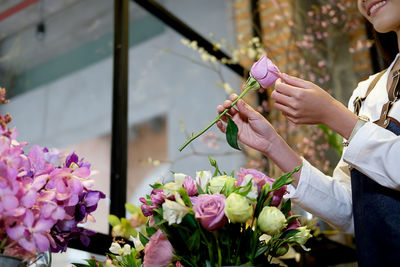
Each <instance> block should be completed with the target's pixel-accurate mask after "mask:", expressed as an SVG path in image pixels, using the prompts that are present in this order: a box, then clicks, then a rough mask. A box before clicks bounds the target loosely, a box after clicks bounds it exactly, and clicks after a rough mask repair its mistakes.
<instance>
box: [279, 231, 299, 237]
mask: <svg viewBox="0 0 400 267" xmlns="http://www.w3.org/2000/svg"><path fill="white" fill-rule="evenodd" d="M298 232H300V230H297V229H291V230H289V231H286V232H283V233H282V234H280V236H279V238H282V239H284V238H289V237H291V236H294V235H295V234H297V233H298Z"/></svg>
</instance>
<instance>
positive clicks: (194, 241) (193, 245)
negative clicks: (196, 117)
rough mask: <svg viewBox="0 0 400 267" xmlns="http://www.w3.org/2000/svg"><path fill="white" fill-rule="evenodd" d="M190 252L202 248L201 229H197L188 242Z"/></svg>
mask: <svg viewBox="0 0 400 267" xmlns="http://www.w3.org/2000/svg"><path fill="white" fill-rule="evenodd" d="M187 244H188V247H189V250H194V251H196V250H198V249H199V248H200V229H197V230H196V231H195V232H194V233H193V235H192V236H191V237H190V238H189V240H188V241H187Z"/></svg>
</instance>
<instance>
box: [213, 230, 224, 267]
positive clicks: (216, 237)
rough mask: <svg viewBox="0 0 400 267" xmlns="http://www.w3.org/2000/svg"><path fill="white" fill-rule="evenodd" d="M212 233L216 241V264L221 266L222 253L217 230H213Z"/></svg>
mask: <svg viewBox="0 0 400 267" xmlns="http://www.w3.org/2000/svg"><path fill="white" fill-rule="evenodd" d="M213 235H214V237H215V242H216V243H217V250H218V266H219V267H221V266H222V255H221V254H222V253H221V248H220V246H219V241H218V234H217V232H213Z"/></svg>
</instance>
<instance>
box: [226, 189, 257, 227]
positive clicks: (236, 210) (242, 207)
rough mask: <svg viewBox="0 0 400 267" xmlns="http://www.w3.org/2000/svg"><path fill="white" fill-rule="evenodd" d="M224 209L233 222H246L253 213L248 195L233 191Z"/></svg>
mask: <svg viewBox="0 0 400 267" xmlns="http://www.w3.org/2000/svg"><path fill="white" fill-rule="evenodd" d="M224 211H225V215H226V217H228V219H229V220H230V221H231V222H232V223H244V222H246V221H247V220H248V219H249V218H250V217H251V216H252V215H253V206H252V205H251V204H250V203H249V202H248V201H247V199H246V197H244V196H241V195H239V194H236V193H232V194H230V195H229V197H228V198H227V199H226V202H225V210H224Z"/></svg>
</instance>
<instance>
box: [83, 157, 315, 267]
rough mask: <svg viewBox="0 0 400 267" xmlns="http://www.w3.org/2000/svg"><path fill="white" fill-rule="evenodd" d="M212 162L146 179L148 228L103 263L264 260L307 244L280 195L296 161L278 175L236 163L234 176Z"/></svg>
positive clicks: (119, 244)
mask: <svg viewBox="0 0 400 267" xmlns="http://www.w3.org/2000/svg"><path fill="white" fill-rule="evenodd" d="M210 162H211V164H212V165H213V166H214V167H215V172H214V173H211V172H210V171H200V172H197V173H196V177H195V178H192V177H190V176H188V175H185V174H182V173H174V175H173V176H174V179H173V180H172V181H171V182H168V183H161V182H156V183H155V184H153V185H151V187H152V188H153V189H152V191H151V193H150V195H147V196H146V197H142V198H140V201H141V202H142V205H141V210H142V214H143V215H144V216H145V217H147V218H148V222H147V223H146V227H145V228H142V231H140V232H138V234H137V235H136V236H133V235H132V236H131V237H130V239H129V240H130V241H131V242H132V243H133V245H132V243H129V242H126V240H125V241H121V240H120V241H115V242H114V243H113V244H112V246H111V248H110V251H111V252H112V253H113V254H110V255H109V257H108V259H107V260H106V261H105V262H104V266H144V267H147V266H160V267H161V266H186V267H188V266H239V265H243V266H267V265H269V264H271V261H272V259H273V257H278V256H282V255H284V254H286V252H287V251H288V248H289V245H300V246H303V247H304V244H305V242H306V241H307V240H308V239H309V238H310V237H311V235H310V230H309V229H307V228H306V227H302V226H301V224H300V222H299V220H298V219H297V218H298V217H299V216H298V215H293V213H292V212H291V201H290V200H284V199H283V195H284V194H285V192H286V185H288V184H290V183H291V182H292V181H293V180H294V179H293V178H291V175H292V174H293V173H294V172H296V171H298V169H299V167H298V168H296V169H295V170H294V171H293V172H289V173H286V174H285V175H283V176H281V177H280V178H278V179H276V180H273V179H272V178H270V177H268V176H266V175H265V174H263V173H261V172H259V171H257V170H254V169H244V168H241V169H240V171H239V172H237V173H236V174H237V176H238V179H235V178H234V173H232V174H231V175H228V174H226V173H222V172H221V171H220V170H219V168H218V164H217V163H216V162H215V160H214V159H212V158H210ZM135 212H136V213H139V212H138V211H135ZM135 218H139V217H138V216H135ZM135 221H136V222H137V221H138V220H135ZM140 221H141V222H144V221H145V220H143V219H140ZM117 225H118V224H117ZM120 225H122V223H121V224H120ZM114 228H115V227H114ZM119 229H121V228H119ZM125 229H126V228H125ZM127 232H128V231H125V233H127ZM304 248H305V247H304ZM128 262H129V264H128ZM88 263H89V266H96V264H97V265H98V266H103V265H100V262H98V261H96V260H94V259H92V260H88ZM76 266H78V267H81V266H88V265H81V264H77V265H76Z"/></svg>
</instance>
